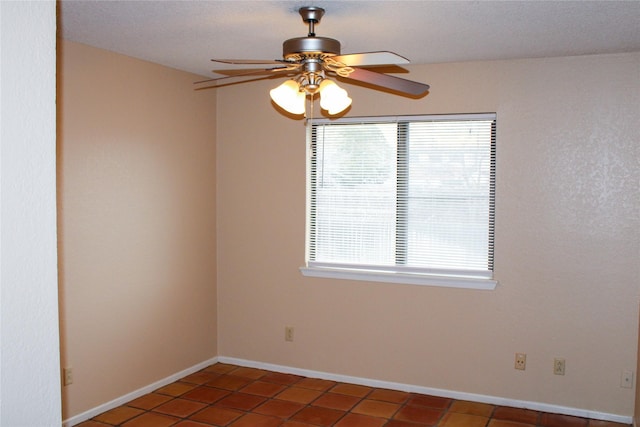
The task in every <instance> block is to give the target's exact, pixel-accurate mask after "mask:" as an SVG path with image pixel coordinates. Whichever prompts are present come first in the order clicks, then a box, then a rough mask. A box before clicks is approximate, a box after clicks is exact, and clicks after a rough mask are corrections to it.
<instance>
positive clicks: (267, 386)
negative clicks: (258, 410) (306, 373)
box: [240, 381, 286, 397]
mask: <svg viewBox="0 0 640 427" xmlns="http://www.w3.org/2000/svg"><path fill="white" fill-rule="evenodd" d="M285 388H286V386H284V385H282V384H276V383H268V382H266V381H254V382H252V383H251V384H249V385H247V386H246V387H244V388H241V389H240V391H241V392H242V393H247V394H255V395H258V396H266V397H273V396H275V395H276V394H278V393H280V392H281V391H282V390H284V389H285Z"/></svg>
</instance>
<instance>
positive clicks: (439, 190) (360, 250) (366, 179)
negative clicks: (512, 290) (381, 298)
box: [307, 114, 496, 278]
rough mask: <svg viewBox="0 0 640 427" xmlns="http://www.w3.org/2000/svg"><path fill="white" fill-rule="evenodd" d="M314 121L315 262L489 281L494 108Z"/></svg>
mask: <svg viewBox="0 0 640 427" xmlns="http://www.w3.org/2000/svg"><path fill="white" fill-rule="evenodd" d="M310 126H311V130H310V137H309V140H310V141H309V143H310V146H309V151H310V153H309V154H310V159H309V167H308V174H309V175H308V197H309V200H308V220H307V224H308V230H307V266H308V267H318V268H339V269H357V270H366V271H383V272H392V273H394V272H395V273H403V274H427V275H435V276H454V277H472V278H491V277H492V271H493V231H494V201H495V191H494V188H495V133H496V131H495V129H496V127H495V126H496V120H495V114H482V115H465V116H460V115H451V116H449V115H446V116H420V117H415V116H408V117H396V118H391V119H389V118H367V119H351V118H350V119H340V120H333V121H327V120H316V121H313V122H311V124H310Z"/></svg>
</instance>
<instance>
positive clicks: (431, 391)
mask: <svg viewBox="0 0 640 427" xmlns="http://www.w3.org/2000/svg"><path fill="white" fill-rule="evenodd" d="M217 362H221V363H228V364H231V365H238V366H246V367H248V368H258V369H264V370H267V371H274V372H282V373H286V374H294V375H301V376H304V377H310V378H321V379H325V380H331V381H338V382H344V383H351V384H358V385H364V386H368V387H377V388H385V389H389V390H399V391H406V392H410V393H419V394H428V395H431V396H441V397H448V398H452V399H457V400H469V401H472V402H480V403H489V404H492V405H501V406H510V407H514V408H524V409H531V410H534V411H541V412H550V413H554V414H563V415H572V416H575V417H583V418H591V419H595V420H603V421H613V422H617V423H623V424H632V423H633V425H634V427H640V426H638V425H637V424H636V422H635V420H634V419H633V417H628V416H624V415H616V414H609V413H606V412H597V411H590V410H587V409H579V408H571V407H566V406H559V405H551V404H548V403H540V402H530V401H526V400H515V399H507V398H504V397H497V396H487V395H482V394H474V393H464V392H459V391H451V390H445V389H438V388H431V387H422V386H417V385H411V384H403V383H395V382H389V381H380V380H374V379H369V378H360V377H351V376H348V375H339V374H331V373H328V372H320V371H312V370H309V369H300V368H293V367H290V366H283V365H274V364H270V363H263V362H256V361H252V360H245V359H238V358H235V357H225V356H218V357H214V358H211V359H209V360H205V361H204V362H201V363H198V364H197V365H194V366H192V367H190V368H187V369H185V370H183V371H180V372H177V373H175V374H173V375H171V376H168V377H166V378H164V379H161V380H160V381H156V382H155V383H153V384H149V385H148V386H145V387H142V388H140V389H138V390H136V391H133V392H131V393H128V394H125V395H124V396H121V397H119V398H117V399H114V400H112V401H110V402H107V403H104V404H102V405H99V406H97V407H95V408H93V409H90V410H88V411H86V412H83V413H81V414H79V415H75V416H73V417H71V418H68V419H66V420H64V421H63V423H62V426H63V427H72V426H75V425H77V424H80V423H81V422H83V421H86V420H88V419H90V418H93V417H95V416H96V415H99V414H101V413H103V412H106V411H108V410H110V409H113V408H117V407H118V406H121V405H124V404H125V403H127V402H130V401H132V400H133V399H137V398H138V397H140V396H144V395H145V394H148V393H151V392H152V391H154V390H157V389H159V388H160V387H163V386H165V385H167V384H171V383H173V382H175V381H177V380H179V379H181V378H184V377H186V376H187V375H190V374H192V373H194V372H198V371H199V370H201V369H204V368H206V367H207V366H210V365H213V364H214V363H217Z"/></svg>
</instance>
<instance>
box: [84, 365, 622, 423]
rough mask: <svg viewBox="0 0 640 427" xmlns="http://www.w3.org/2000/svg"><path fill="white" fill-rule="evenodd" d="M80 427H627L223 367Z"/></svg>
mask: <svg viewBox="0 0 640 427" xmlns="http://www.w3.org/2000/svg"><path fill="white" fill-rule="evenodd" d="M78 426H80V427H107V426H123V427H169V426H172V427H210V426H229V427H276V426H282V427H328V426H335V427H356V426H357V427H382V426H384V427H426V426H437V427H533V426H537V427H627V426H626V425H624V424H619V423H612V422H607V421H597V420H589V419H586V418H577V417H570V416H566V415H557V414H548V413H542V412H537V411H531V410H525V409H516V408H509V407H504V406H495V405H488V404H483V403H474V402H467V401H462V400H455V399H448V398H442V397H436V396H427V395H422V394H415V393H405V392H400V391H394V390H386V389H379V388H372V387H364V386H360V385H354V384H346V383H340V382H334V381H327V380H321V379H316V378H306V377H301V376H297V375H291V374H283V373H278V372H271V371H264V370H260V369H254V368H246V367H240V366H235V365H228V364H223V363H217V364H215V365H211V366H209V367H208V368H206V369H203V370H202V371H199V372H196V373H194V374H192V375H189V376H187V377H185V378H182V379H181V380H179V381H176V382H174V383H172V384H169V385H167V386H165V387H162V388H160V389H158V390H156V391H154V392H152V393H149V394H147V395H144V396H142V397H140V398H138V399H135V400H133V401H131V402H129V403H127V404H125V405H123V406H120V407H117V408H114V409H112V410H110V411H107V412H105V413H103V414H100V415H98V416H96V417H94V418H92V419H91V420H89V421H85V422H83V423H80V424H78Z"/></svg>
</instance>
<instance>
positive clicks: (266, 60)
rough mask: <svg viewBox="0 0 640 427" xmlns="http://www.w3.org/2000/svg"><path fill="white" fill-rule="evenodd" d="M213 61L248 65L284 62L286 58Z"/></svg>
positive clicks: (215, 60)
mask: <svg viewBox="0 0 640 427" xmlns="http://www.w3.org/2000/svg"><path fill="white" fill-rule="evenodd" d="M212 61H213V62H221V63H223V64H248V65H257V64H282V63H283V62H285V63H286V62H288V61H285V60H284V59H265V60H261V59H212Z"/></svg>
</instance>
